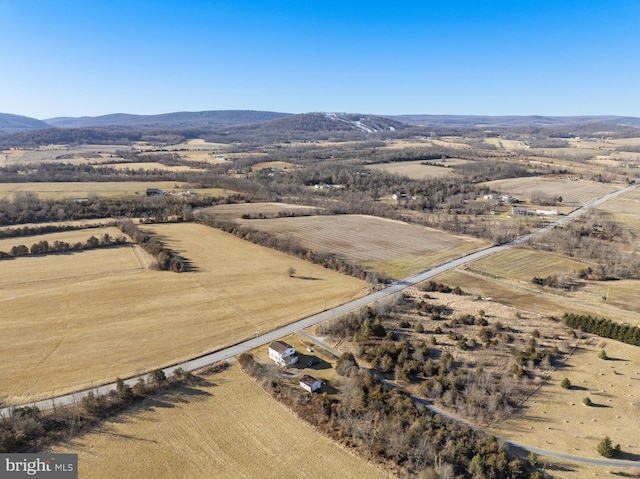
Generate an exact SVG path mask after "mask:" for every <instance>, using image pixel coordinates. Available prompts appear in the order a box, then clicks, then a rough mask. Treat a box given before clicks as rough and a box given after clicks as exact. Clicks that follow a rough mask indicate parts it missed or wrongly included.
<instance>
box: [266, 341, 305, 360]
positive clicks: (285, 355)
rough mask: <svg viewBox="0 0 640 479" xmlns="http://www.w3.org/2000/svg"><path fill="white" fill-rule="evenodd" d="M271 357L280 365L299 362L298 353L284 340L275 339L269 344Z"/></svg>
mask: <svg viewBox="0 0 640 479" xmlns="http://www.w3.org/2000/svg"><path fill="white" fill-rule="evenodd" d="M269 359H271V360H273V361H275V363H276V364H278V365H280V366H291V365H293V364H295V363H297V362H298V355H297V354H296V350H295V348H294V347H293V346H291V345H290V344H288V343H285V342H284V341H274V342H273V343H271V344H270V345H269Z"/></svg>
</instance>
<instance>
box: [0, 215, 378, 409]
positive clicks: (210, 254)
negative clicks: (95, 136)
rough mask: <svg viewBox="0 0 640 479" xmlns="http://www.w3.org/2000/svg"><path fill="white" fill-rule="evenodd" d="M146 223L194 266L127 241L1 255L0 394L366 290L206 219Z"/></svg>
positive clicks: (193, 349) (141, 362)
mask: <svg viewBox="0 0 640 479" xmlns="http://www.w3.org/2000/svg"><path fill="white" fill-rule="evenodd" d="M144 229H148V230H153V231H154V232H155V233H156V234H157V235H158V236H159V237H161V238H162V240H163V241H164V242H165V244H166V245H167V246H169V247H170V248H172V249H174V250H176V251H177V252H178V253H179V254H181V255H182V256H184V257H185V258H186V259H187V261H188V262H189V264H190V267H191V271H190V272H185V273H179V274H178V273H172V272H168V271H149V270H147V269H146V260H145V257H146V255H142V253H140V252H139V251H138V250H137V248H134V249H132V248H131V247H120V248H107V249H100V250H93V251H84V252H82V253H74V254H68V255H50V256H41V257H21V258H16V259H13V260H10V261H4V262H2V263H0V267H1V268H2V272H3V274H2V284H1V289H0V311H2V312H3V314H2V317H1V318H0V337H2V338H3V348H2V349H1V350H0V385H2V389H1V390H0V395H4V396H6V399H7V401H8V402H9V403H13V404H15V403H22V402H25V401H26V402H28V401H30V400H32V399H37V398H42V397H46V396H51V395H57V394H62V393H64V392H70V391H74V390H78V389H82V388H85V387H89V386H91V385H92V384H93V385H98V384H102V383H105V382H110V381H113V380H114V379H115V378H116V377H117V376H120V377H128V376H133V375H135V374H136V373H139V372H142V371H147V370H151V369H154V368H157V367H161V366H167V365H170V364H174V363H177V362H179V361H181V360H185V359H189V358H192V357H196V356H199V355H202V354H205V353H207V352H211V351H214V350H217V349H219V348H221V347H223V346H226V345H230V344H235V343H237V342H240V341H242V340H246V339H248V338H250V337H253V336H255V334H256V332H257V333H264V332H266V331H269V330H272V329H274V328H276V327H277V326H279V325H284V324H288V323H290V322H293V321H295V320H297V319H300V318H303V317H306V316H308V315H310V314H313V313H316V312H319V311H322V310H324V309H325V308H330V307H332V306H335V305H338V304H342V303H344V302H346V301H349V300H351V299H354V298H356V297H359V296H361V295H363V294H364V293H366V284H365V283H364V282H363V281H359V280H357V279H355V278H352V277H349V276H344V275H341V274H339V273H336V272H334V271H330V270H327V269H325V268H322V267H320V266H317V265H313V264H310V263H307V262H305V261H303V260H300V259H297V258H294V257H291V256H287V255H284V254H282V253H278V252H276V251H273V250H270V249H268V248H263V247H260V246H257V245H255V244H252V243H249V242H246V241H243V240H240V239H238V238H236V237H235V236H233V235H230V234H227V233H223V232H221V231H219V230H215V229H212V228H208V227H206V226H202V225H197V224H193V223H188V224H166V225H153V226H145V227H144ZM289 268H294V269H295V270H296V271H297V275H296V277H293V278H292V277H289V274H288V269H289Z"/></svg>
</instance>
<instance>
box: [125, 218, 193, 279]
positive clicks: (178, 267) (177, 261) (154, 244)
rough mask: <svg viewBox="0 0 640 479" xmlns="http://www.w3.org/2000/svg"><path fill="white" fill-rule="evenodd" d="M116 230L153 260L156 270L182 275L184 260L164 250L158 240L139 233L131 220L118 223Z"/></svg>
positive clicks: (147, 234)
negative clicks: (137, 245)
mask: <svg viewBox="0 0 640 479" xmlns="http://www.w3.org/2000/svg"><path fill="white" fill-rule="evenodd" d="M118 228H120V231H122V232H123V233H124V234H126V235H127V236H129V238H131V239H132V240H133V241H134V242H135V243H138V244H139V245H140V246H141V247H142V249H144V250H145V251H146V252H147V253H149V254H150V255H151V256H153V257H154V258H155V263H154V267H155V268H156V269H159V270H160V271H173V272H174V273H182V272H183V271H184V270H185V261H184V258H181V257H180V256H179V255H178V254H176V253H175V252H174V251H172V250H170V249H169V248H166V247H165V246H164V245H163V244H162V242H161V241H160V240H159V239H158V238H154V237H153V236H152V235H151V234H149V233H145V232H143V231H140V228H138V225H136V224H135V223H134V222H133V221H132V220H130V219H126V220H122V221H120V222H119V223H118Z"/></svg>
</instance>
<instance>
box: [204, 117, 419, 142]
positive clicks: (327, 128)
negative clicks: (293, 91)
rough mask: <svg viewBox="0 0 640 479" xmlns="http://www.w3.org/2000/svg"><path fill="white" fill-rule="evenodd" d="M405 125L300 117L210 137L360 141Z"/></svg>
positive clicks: (388, 121)
mask: <svg viewBox="0 0 640 479" xmlns="http://www.w3.org/2000/svg"><path fill="white" fill-rule="evenodd" d="M406 127H407V125H405V124H403V123H401V122H399V121H397V120H393V119H390V118H385V117H382V116H375V115H361V114H350V113H303V114H299V115H289V116H286V117H283V118H278V119H275V120H271V121H267V122H264V123H260V124H256V125H251V126H240V127H234V128H228V129H227V130H225V131H224V132H214V133H212V136H214V137H216V136H217V137H228V138H233V139H237V140H240V141H294V140H320V139H327V140H328V139H336V140H344V139H361V138H363V137H367V136H369V135H370V134H376V133H381V132H393V131H397V130H401V129H404V128H406Z"/></svg>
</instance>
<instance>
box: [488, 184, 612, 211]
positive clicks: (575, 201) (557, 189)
mask: <svg viewBox="0 0 640 479" xmlns="http://www.w3.org/2000/svg"><path fill="white" fill-rule="evenodd" d="M485 185H487V186H488V187H489V188H491V189H493V190H496V191H500V192H502V193H505V194H506V193H509V194H511V195H513V196H515V197H516V198H518V197H525V198H528V197H529V195H531V194H532V193H537V192H540V193H544V194H547V195H551V196H558V195H560V196H562V204H563V205H565V204H569V205H572V206H580V205H583V204H585V203H588V202H589V201H591V200H594V199H596V198H599V197H601V196H604V195H606V194H607V193H610V192H612V191H615V190H618V189H620V188H621V185H615V184H610V183H597V182H595V181H587V180H580V181H571V180H568V179H562V178H547V177H526V178H511V179H507V180H495V181H489V182H487V183H485Z"/></svg>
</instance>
